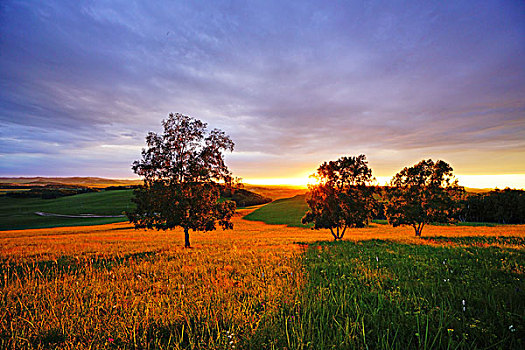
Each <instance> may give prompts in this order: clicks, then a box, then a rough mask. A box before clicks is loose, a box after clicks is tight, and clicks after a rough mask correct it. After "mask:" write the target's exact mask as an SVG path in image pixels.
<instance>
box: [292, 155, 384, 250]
mask: <svg viewBox="0 0 525 350" xmlns="http://www.w3.org/2000/svg"><path fill="white" fill-rule="evenodd" d="M313 176H314V177H315V178H316V179H317V180H318V183H317V184H315V185H309V186H308V189H309V192H308V195H307V200H306V201H307V203H308V206H309V207H310V210H309V211H308V212H307V213H306V215H305V216H304V217H303V218H302V222H303V224H306V223H310V222H313V223H314V228H315V229H321V228H327V229H330V232H331V233H332V236H333V237H334V240H338V239H339V240H340V239H342V238H343V236H344V234H345V232H346V229H347V228H348V227H364V226H365V225H367V224H368V222H369V221H370V220H371V219H372V215H373V213H374V212H375V210H376V205H377V204H376V201H375V199H374V196H373V195H374V193H375V187H372V186H370V184H371V182H372V180H373V177H372V170H371V169H369V168H368V162H367V161H366V157H365V155H363V154H362V155H360V156H358V157H341V158H339V160H337V161H330V162H328V163H326V162H325V163H323V164H322V165H321V166H320V167H319V168H318V169H317V174H314V175H313Z"/></svg>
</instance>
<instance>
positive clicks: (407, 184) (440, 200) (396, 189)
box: [386, 159, 465, 237]
mask: <svg viewBox="0 0 525 350" xmlns="http://www.w3.org/2000/svg"><path fill="white" fill-rule="evenodd" d="M452 170H453V169H452V167H451V166H450V165H449V164H447V163H446V162H444V161H442V160H438V161H437V162H435V163H434V162H433V161H432V160H431V159H429V160H422V161H421V162H419V163H418V164H416V165H414V166H413V167H410V168H404V169H403V170H401V171H400V172H399V173H397V174H396V175H395V176H394V177H393V178H392V180H391V181H390V188H389V189H388V190H387V199H388V202H387V204H386V216H387V218H388V222H389V223H390V224H392V225H393V226H394V227H396V226H400V225H410V226H412V227H413V228H414V231H415V233H416V236H418V237H419V236H421V231H422V230H423V227H425V225H426V224H428V223H431V222H443V223H444V222H451V221H453V216H454V214H455V213H456V212H457V211H458V210H459V202H458V200H459V199H460V198H461V197H462V196H463V194H464V193H465V190H464V189H463V187H461V186H459V185H458V182H457V180H456V179H454V175H453V173H452Z"/></svg>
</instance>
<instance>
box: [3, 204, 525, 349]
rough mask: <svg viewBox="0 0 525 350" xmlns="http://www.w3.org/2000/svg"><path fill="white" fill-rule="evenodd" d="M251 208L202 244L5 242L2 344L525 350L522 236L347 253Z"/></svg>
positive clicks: (465, 237) (366, 235)
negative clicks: (264, 219) (260, 217)
mask: <svg viewBox="0 0 525 350" xmlns="http://www.w3.org/2000/svg"><path fill="white" fill-rule="evenodd" d="M249 212H250V210H246V209H245V210H240V211H239V213H238V214H236V216H235V217H234V218H233V222H234V225H235V228H234V230H232V231H216V232H211V233H207V234H204V233H191V240H192V245H193V249H183V248H182V243H183V233H182V231H181V230H173V231H169V232H163V231H161V232H158V231H145V230H134V229H133V228H132V226H130V224H129V223H124V222H122V223H115V224H111V225H102V226H89V227H68V228H51V229H35V230H23V231H4V232H1V233H0V261H1V265H0V266H1V269H0V293H1V295H2V298H0V348H16V349H18V348H59V349H68V348H106V349H112V348H128V349H132V348H142V349H147V348H151V349H154V348H159V349H160V348H175V349H182V348H185V349H284V348H287V349H323V348H324V349H334V348H335V349H344V348H352V347H355V348H362V349H366V348H369V349H373V348H407V347H408V348H421V349H423V348H431V347H434V348H438V347H443V348H447V347H449V348H451V349H454V348H460V349H463V348H476V347H477V348H484V347H485V346H486V345H487V344H490V345H494V348H511V349H512V348H516V349H520V348H522V346H523V342H521V343H520V339H521V341H522V340H523V338H524V334H525V333H524V332H525V324H524V323H525V321H524V318H523V315H525V308H524V304H523V303H524V301H525V295H524V294H523V293H524V290H525V285H524V282H523V277H524V276H523V274H524V272H525V271H524V265H525V261H524V249H525V248H524V239H525V227H523V226H510V225H509V226H499V227H454V226H430V227H428V228H427V231H426V232H425V234H426V237H427V238H428V239H416V238H415V237H413V232H412V230H411V229H409V228H395V229H394V228H392V227H390V226H387V225H380V226H375V227H369V228H364V229H352V230H350V231H349V232H348V233H347V240H348V241H345V242H342V243H337V244H334V243H327V242H319V241H320V240H328V239H330V238H331V236H330V233H329V232H328V231H325V230H320V231H314V230H310V229H304V228H297V227H285V226H277V225H267V224H264V223H261V222H254V221H247V220H243V219H242V216H244V215H245V214H248V213H249ZM370 239H375V240H370ZM376 257H377V259H376ZM462 300H465V307H466V309H465V311H463V310H462V307H463V304H462Z"/></svg>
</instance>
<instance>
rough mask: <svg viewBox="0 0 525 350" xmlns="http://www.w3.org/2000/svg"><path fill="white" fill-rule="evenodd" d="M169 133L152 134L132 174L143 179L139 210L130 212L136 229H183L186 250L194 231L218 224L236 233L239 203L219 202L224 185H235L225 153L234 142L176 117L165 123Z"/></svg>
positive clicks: (137, 198) (194, 121)
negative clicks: (224, 183) (236, 204)
mask: <svg viewBox="0 0 525 350" xmlns="http://www.w3.org/2000/svg"><path fill="white" fill-rule="evenodd" d="M162 125H163V127H164V133H163V134H161V135H158V134H156V133H154V132H150V133H149V134H148V135H147V136H146V144H147V148H145V149H142V159H140V160H137V161H135V162H134V163H133V166H132V169H133V171H134V172H135V173H136V174H137V175H139V176H141V177H142V178H143V179H144V185H143V186H141V187H140V188H138V189H137V190H135V192H134V195H135V197H134V199H133V201H134V202H135V203H136V209H135V210H134V211H133V212H131V213H128V217H129V219H130V221H131V222H132V223H133V224H134V225H135V227H136V228H149V229H151V228H155V229H158V230H161V229H162V230H166V229H172V228H174V227H177V226H179V227H182V228H183V229H184V246H185V247H190V237H189V230H193V231H205V232H206V231H212V230H215V227H216V224H217V223H219V225H220V226H221V227H222V228H223V229H231V228H233V224H232V223H231V221H230V219H231V217H232V215H233V213H234V212H235V203H234V202H231V201H225V202H219V196H220V188H219V182H220V181H224V182H226V183H229V182H231V179H232V177H231V173H230V171H229V170H228V167H227V166H226V164H225V162H224V156H223V152H224V151H233V147H234V143H233V141H232V140H231V139H230V137H229V136H228V135H226V134H225V133H224V132H223V131H221V130H218V129H213V130H211V131H210V132H208V131H207V124H206V123H203V122H201V121H200V120H198V119H194V118H191V117H188V116H185V115H182V114H178V113H177V114H173V113H171V114H170V115H169V117H168V119H166V120H163V121H162Z"/></svg>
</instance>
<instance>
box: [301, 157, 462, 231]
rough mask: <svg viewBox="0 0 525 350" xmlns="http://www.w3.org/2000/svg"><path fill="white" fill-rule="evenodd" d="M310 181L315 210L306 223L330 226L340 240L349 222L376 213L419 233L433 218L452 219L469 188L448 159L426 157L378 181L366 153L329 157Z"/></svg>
mask: <svg viewBox="0 0 525 350" xmlns="http://www.w3.org/2000/svg"><path fill="white" fill-rule="evenodd" d="M313 176H314V177H315V178H316V179H317V181H318V183H317V184H315V185H310V186H309V192H308V196H307V203H308V206H309V208H310V210H309V211H308V212H307V213H306V215H305V216H304V217H303V219H302V222H303V223H310V222H313V223H314V229H320V228H328V229H330V232H331V233H332V235H333V237H334V239H335V240H338V239H342V238H343V235H344V233H345V231H346V229H347V228H348V227H364V226H365V225H367V224H368V222H369V221H370V220H371V218H372V217H374V216H377V215H384V216H386V218H387V219H388V221H389V223H390V224H391V225H393V226H394V227H395V226H400V225H409V226H411V227H413V228H414V231H415V234H416V236H421V231H422V230H423V228H424V227H425V225H426V224H428V223H431V222H451V221H452V220H454V217H455V216H456V215H457V213H458V212H459V210H460V206H459V203H460V199H461V198H463V195H464V189H463V187H461V186H459V185H458V183H457V180H455V179H454V176H453V174H452V167H450V165H449V164H447V163H446V162H444V161H441V160H440V161H437V162H434V161H432V160H430V159H429V160H422V161H421V162H419V163H418V164H416V165H414V166H412V167H407V168H404V169H403V170H401V171H400V172H399V173H398V174H396V175H395V176H394V177H393V179H392V180H391V182H390V186H388V187H386V188H383V189H380V188H379V187H376V186H372V181H373V177H372V170H371V169H369V168H368V163H367V161H366V157H365V156H364V155H360V156H358V157H342V158H340V159H339V160H337V161H331V162H328V163H326V162H325V163H323V164H322V165H321V166H320V167H319V169H317V173H316V174H314V175H313Z"/></svg>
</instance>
